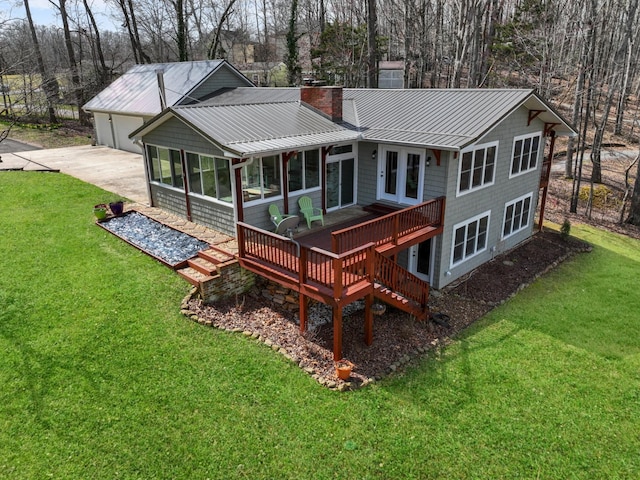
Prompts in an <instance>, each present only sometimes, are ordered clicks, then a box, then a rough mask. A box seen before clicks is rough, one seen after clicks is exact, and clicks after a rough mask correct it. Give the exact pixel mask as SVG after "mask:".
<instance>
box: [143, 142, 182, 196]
mask: <svg viewBox="0 0 640 480" xmlns="http://www.w3.org/2000/svg"><path fill="white" fill-rule="evenodd" d="M147 156H148V158H149V165H150V167H151V180H152V181H154V182H158V183H162V184H164V185H169V186H171V187H177V188H182V187H184V175H183V172H182V162H181V160H180V152H179V151H178V150H172V149H169V148H164V147H156V146H154V145H147Z"/></svg>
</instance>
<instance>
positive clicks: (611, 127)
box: [0, 0, 640, 223]
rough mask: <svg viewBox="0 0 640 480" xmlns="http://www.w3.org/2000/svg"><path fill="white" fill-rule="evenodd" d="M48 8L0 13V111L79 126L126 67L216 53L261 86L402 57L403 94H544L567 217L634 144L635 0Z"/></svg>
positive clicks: (368, 73)
mask: <svg viewBox="0 0 640 480" xmlns="http://www.w3.org/2000/svg"><path fill="white" fill-rule="evenodd" d="M49 4H50V5H51V8H52V9H53V11H54V12H55V14H56V18H58V19H59V20H60V23H61V26H60V27H59V26H55V25H38V24H36V23H34V21H33V18H32V15H31V13H30V9H29V7H30V5H29V2H28V0H23V3H22V7H21V8H17V9H14V10H12V11H11V16H9V15H8V14H5V16H4V17H0V21H1V23H0V25H2V28H1V30H0V37H1V42H0V83H1V84H2V87H3V88H2V90H3V112H2V113H3V115H5V116H8V117H25V116H31V115H40V116H45V117H46V118H47V120H48V121H49V122H50V123H55V122H56V121H57V116H58V115H59V112H60V111H61V110H62V111H64V110H65V109H73V110H74V111H75V112H78V113H79V116H80V118H79V120H80V121H81V122H88V119H86V118H84V117H83V114H82V113H81V109H79V108H78V107H79V106H81V105H82V104H83V103H84V102H86V101H87V100H88V99H89V98H91V97H92V96H93V95H95V94H96V93H97V92H99V91H100V90H102V89H103V88H104V87H105V86H106V85H107V84H108V83H110V82H111V81H112V80H113V78H115V77H116V76H118V75H120V74H122V73H123V72H124V71H126V69H127V68H129V67H130V66H131V65H133V64H135V63H157V62H171V61H184V60H200V59H207V58H225V59H227V60H228V61H229V62H231V63H232V64H233V65H235V66H236V67H237V68H239V69H240V70H241V71H243V72H245V74H247V76H248V77H249V78H250V79H251V80H253V81H254V82H255V83H257V84H258V85H276V86H287V85H300V84H301V83H302V82H303V80H304V79H305V78H313V79H319V80H324V81H326V82H327V83H328V84H341V85H344V86H345V87H369V88H376V87H377V83H378V71H379V68H380V65H381V62H400V63H401V65H403V66H404V68H403V71H402V74H403V78H404V86H405V88H480V87H481V88H535V89H537V90H538V91H539V92H540V94H541V95H543V96H544V97H545V98H547V99H549V101H550V102H551V103H552V105H553V106H554V107H555V108H556V109H558V111H560V112H561V113H563V115H565V117H566V118H568V119H569V120H570V121H572V122H573V123H574V125H575V127H576V128H577V130H578V131H579V132H580V136H579V137H577V138H576V139H573V140H572V141H570V142H569V144H568V145H567V146H566V152H567V158H566V167H565V175H566V176H567V177H568V178H572V179H573V182H574V186H573V201H572V203H571V211H572V212H575V211H576V210H577V206H578V195H579V192H580V189H581V186H582V185H581V182H582V181H583V179H582V175H581V171H582V167H583V165H584V164H585V163H584V162H589V165H590V166H591V172H592V174H591V178H590V184H591V185H593V184H598V183H599V182H600V181H601V169H600V166H601V164H600V161H601V150H602V148H603V146H605V145H606V144H607V143H611V142H612V141H613V140H611V138H612V135H617V136H620V137H621V139H622V141H624V142H627V143H629V144H636V145H637V143H638V131H637V130H638V128H637V112H638V102H639V100H638V98H639V96H638V93H639V92H638V89H639V88H640V82H639V78H638V77H639V72H638V55H639V52H640V49H638V48H637V45H636V42H637V40H636V38H637V36H638V30H639V28H640V22H639V19H638V0H579V1H570V0H378V1H375V0H356V1H349V2H347V1H344V0H321V1H315V0H223V1H217V2H214V1H197V0H160V1H152V0H108V4H109V6H110V7H111V8H110V15H111V17H112V20H113V21H114V22H117V23H114V24H115V25H119V28H117V29H116V30H114V29H108V28H105V27H103V26H101V25H100V23H99V22H98V21H97V19H96V15H95V12H93V10H92V8H93V6H92V3H91V2H89V1H88V0H82V1H80V0H49ZM282 69H284V70H285V71H286V72H287V73H286V74H285V75H282V74H279V73H278V72H280V71H282ZM16 79H19V81H17V80H16ZM38 92H43V95H39V94H38ZM631 187H633V185H631V186H630V188H631ZM636 191H640V186H638V185H636ZM629 197H630V198H631V201H630V205H631V207H630V208H631V212H632V214H631V219H632V221H633V222H634V223H640V220H639V219H640V195H638V194H637V193H635V194H632V192H629ZM585 213H586V214H587V215H589V207H587V211H586V212H585ZM625 216H626V215H625ZM633 219H635V220H633Z"/></svg>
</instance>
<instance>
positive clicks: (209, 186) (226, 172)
mask: <svg viewBox="0 0 640 480" xmlns="http://www.w3.org/2000/svg"><path fill="white" fill-rule="evenodd" d="M187 169H188V175H189V190H190V192H191V193H196V194H198V195H205V196H207V197H211V198H215V199H216V200H220V201H222V202H227V203H231V201H232V197H231V172H230V169H229V161H228V160H226V159H224V158H217V157H211V156H209V155H200V154H198V153H187Z"/></svg>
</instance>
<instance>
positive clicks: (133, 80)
mask: <svg viewBox="0 0 640 480" xmlns="http://www.w3.org/2000/svg"><path fill="white" fill-rule="evenodd" d="M221 69H227V70H228V71H230V72H231V73H232V74H234V75H237V77H238V78H239V79H241V80H243V81H244V82H245V83H246V84H247V86H249V85H251V82H250V81H249V80H248V79H247V78H246V77H244V76H243V75H242V74H241V73H240V72H239V71H238V70H236V69H235V68H234V67H232V66H231V65H230V64H229V63H227V62H226V61H224V60H203V61H197V62H172V63H153V64H147V65H136V66H134V67H132V68H130V69H129V70H127V72H125V73H124V74H123V75H122V76H120V77H119V78H117V79H116V80H115V81H114V82H113V83H111V85H109V86H108V87H107V88H105V89H104V90H103V91H101V92H100V93H99V94H98V95H96V96H95V97H93V98H92V99H91V100H89V102H87V103H86V104H85V105H84V106H83V107H82V108H83V109H84V110H87V111H93V112H110V113H122V114H127V115H138V116H140V115H142V116H154V115H157V114H158V113H160V112H161V111H162V108H161V106H160V89H159V86H158V72H159V71H161V72H163V81H164V87H165V96H166V102H167V106H169V107H171V106H174V105H178V104H180V103H183V102H185V101H191V100H192V99H191V98H190V97H189V94H190V93H191V92H193V91H194V90H195V89H196V88H197V87H198V86H200V85H201V84H202V83H203V82H204V81H205V80H206V79H207V78H209V77H210V76H211V75H213V74H214V73H216V72H217V71H219V70H221Z"/></svg>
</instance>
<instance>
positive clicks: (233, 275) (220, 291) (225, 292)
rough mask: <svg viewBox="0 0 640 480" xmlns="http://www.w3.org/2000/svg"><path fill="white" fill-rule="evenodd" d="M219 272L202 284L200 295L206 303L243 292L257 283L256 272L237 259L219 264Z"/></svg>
mask: <svg viewBox="0 0 640 480" xmlns="http://www.w3.org/2000/svg"><path fill="white" fill-rule="evenodd" d="M218 272H219V275H218V276H216V277H214V278H213V279H211V280H208V281H206V282H202V284H201V285H202V286H201V288H200V295H201V296H202V301H203V302H204V303H214V302H216V301H218V300H221V299H223V298H228V297H233V296H234V295H239V294H242V293H244V292H246V291H247V290H249V289H250V288H252V287H253V286H254V285H255V283H256V274H254V273H253V272H250V271H248V270H245V269H244V268H242V267H241V266H240V263H238V261H237V260H235V259H234V260H230V261H228V262H225V263H221V264H220V265H218Z"/></svg>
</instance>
